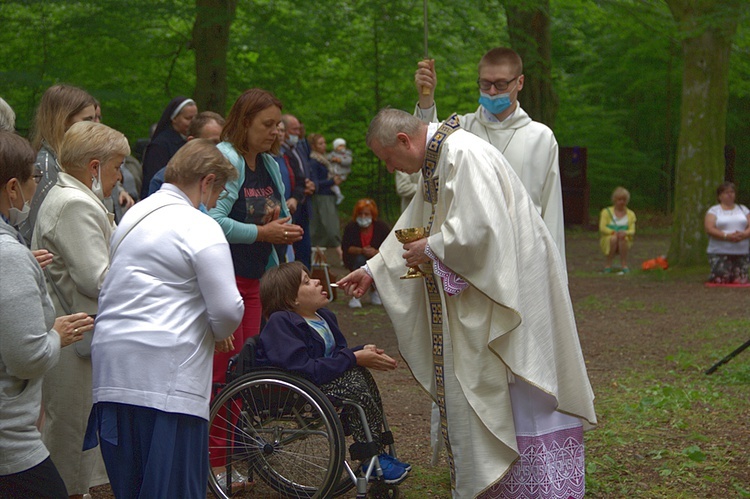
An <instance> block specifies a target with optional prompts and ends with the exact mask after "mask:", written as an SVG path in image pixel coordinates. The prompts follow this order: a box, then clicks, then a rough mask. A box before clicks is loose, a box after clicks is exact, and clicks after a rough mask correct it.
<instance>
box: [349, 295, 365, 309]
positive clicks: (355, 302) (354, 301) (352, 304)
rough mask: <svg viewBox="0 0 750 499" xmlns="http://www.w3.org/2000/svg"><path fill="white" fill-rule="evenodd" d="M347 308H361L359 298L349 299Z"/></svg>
mask: <svg viewBox="0 0 750 499" xmlns="http://www.w3.org/2000/svg"><path fill="white" fill-rule="evenodd" d="M349 308H362V302H361V301H359V298H354V297H352V299H351V300H349Z"/></svg>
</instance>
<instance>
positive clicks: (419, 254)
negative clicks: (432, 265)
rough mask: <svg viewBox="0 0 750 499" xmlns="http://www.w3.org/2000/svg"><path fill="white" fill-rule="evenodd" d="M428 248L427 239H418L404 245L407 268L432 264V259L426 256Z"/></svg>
mask: <svg viewBox="0 0 750 499" xmlns="http://www.w3.org/2000/svg"><path fill="white" fill-rule="evenodd" d="M426 247H427V238H426V237H423V238H422V239H417V240H416V241H414V242H411V243H406V244H404V249H405V250H406V253H404V260H406V266H407V267H417V266H419V264H420V263H427V262H430V261H431V260H430V257H429V256H427V255H425V254H424V250H425V248H426Z"/></svg>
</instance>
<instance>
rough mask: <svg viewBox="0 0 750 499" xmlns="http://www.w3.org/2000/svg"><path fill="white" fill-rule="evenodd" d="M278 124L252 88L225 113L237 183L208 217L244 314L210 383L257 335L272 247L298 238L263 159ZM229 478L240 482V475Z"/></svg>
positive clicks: (225, 144)
mask: <svg viewBox="0 0 750 499" xmlns="http://www.w3.org/2000/svg"><path fill="white" fill-rule="evenodd" d="M280 121H281V102H280V101H279V100H278V99H277V98H276V97H274V95H273V94H272V93H270V92H268V91H266V90H261V89H259V88H251V89H249V90H246V91H245V92H244V93H243V94H242V95H241V96H240V97H239V98H238V99H237V101H236V102H235V103H234V105H233V106H232V109H231V110H230V111H229V116H228V117H227V122H226V124H225V125H224V129H223V131H222V133H221V139H222V142H221V143H220V144H219V145H218V146H217V147H218V148H219V150H220V151H221V152H222V153H223V154H224V156H226V158H227V159H228V160H229V162H230V163H232V165H234V167H235V168H236V169H237V171H238V172H239V178H238V179H237V180H234V181H230V182H227V183H226V185H225V189H226V193H225V194H226V195H225V196H224V197H223V198H220V199H219V201H218V202H217V203H216V207H215V208H214V209H212V210H211V211H210V213H209V214H210V215H211V216H212V217H213V218H214V219H215V220H216V221H217V222H218V223H219V225H220V226H221V228H222V230H223V231H224V235H225V236H226V238H227V241H228V242H229V249H230V251H231V253H232V263H233V265H234V274H235V279H236V282H237V289H238V290H239V292H240V295H241V296H242V300H243V302H244V304H245V315H244V317H243V319H242V323H241V324H240V326H239V327H238V328H237V331H235V332H234V348H233V349H232V350H230V351H229V352H227V353H216V354H214V370H213V381H214V383H224V382H225V376H226V374H225V373H226V369H227V362H228V360H229V359H230V358H231V357H232V356H233V355H234V354H236V353H238V352H239V351H240V349H242V346H243V345H244V344H245V340H246V339H247V338H249V337H251V336H256V335H258V333H259V332H260V320H261V316H262V311H261V304H260V294H259V293H260V278H261V277H262V275H263V273H264V272H265V270H266V269H267V268H269V267H273V266H276V265H278V264H279V261H278V256H277V254H276V251H274V245H275V244H292V243H294V242H296V241H299V240H300V239H302V227H300V226H299V225H293V224H291V223H290V219H291V217H290V216H289V210H288V209H287V207H286V202H285V201H284V199H285V198H284V183H283V182H282V180H281V174H280V172H279V165H278V163H276V161H275V160H274V159H273V157H272V156H271V155H270V154H268V151H270V150H271V147H272V146H273V145H274V143H275V142H276V136H277V133H278V132H277V129H276V125H277V124H278V123H279V122H280ZM211 437H212V444H211V447H212V449H214V451H213V452H212V455H211V466H213V467H214V469H215V471H216V472H217V473H221V472H222V467H223V466H224V465H225V464H226V462H225V457H224V456H221V455H218V454H219V453H220V452H219V449H221V448H222V446H221V445H220V440H219V441H218V442H219V443H217V441H216V440H215V438H221V437H218V436H215V435H213V431H212V432H211ZM233 475H234V474H233ZM220 479H221V480H223V477H222V478H220ZM232 479H233V482H238V483H239V482H244V481H245V477H239V476H233V477H232ZM240 485H241V484H240Z"/></svg>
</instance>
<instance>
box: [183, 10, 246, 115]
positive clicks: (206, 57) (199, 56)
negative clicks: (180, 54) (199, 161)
mask: <svg viewBox="0 0 750 499" xmlns="http://www.w3.org/2000/svg"><path fill="white" fill-rule="evenodd" d="M195 8H196V12H195V24H194V25H193V40H192V48H193V49H194V50H195V92H194V93H193V99H195V102H196V103H197V104H198V110H200V111H214V112H216V113H219V114H221V115H222V116H224V115H225V114H226V110H227V109H226V107H227V51H228V49H229V30H230V28H231V26H232V21H234V16H235V12H236V9H237V0H196V2H195Z"/></svg>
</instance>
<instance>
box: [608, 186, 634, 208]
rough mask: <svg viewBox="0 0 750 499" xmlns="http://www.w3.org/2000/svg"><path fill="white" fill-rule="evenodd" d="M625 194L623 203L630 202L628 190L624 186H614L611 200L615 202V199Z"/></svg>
mask: <svg viewBox="0 0 750 499" xmlns="http://www.w3.org/2000/svg"><path fill="white" fill-rule="evenodd" d="M622 196H625V204H628V203H629V202H630V192H628V190H627V189H626V188H624V187H615V190H614V191H612V202H613V203H614V202H615V199H617V198H619V197H622Z"/></svg>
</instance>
